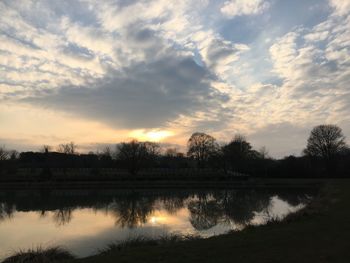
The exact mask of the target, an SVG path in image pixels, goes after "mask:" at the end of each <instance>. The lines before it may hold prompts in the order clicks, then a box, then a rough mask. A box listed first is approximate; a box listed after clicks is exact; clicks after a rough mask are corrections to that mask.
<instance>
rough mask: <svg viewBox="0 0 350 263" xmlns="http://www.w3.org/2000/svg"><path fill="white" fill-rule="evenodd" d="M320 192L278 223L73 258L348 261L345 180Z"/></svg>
mask: <svg viewBox="0 0 350 263" xmlns="http://www.w3.org/2000/svg"><path fill="white" fill-rule="evenodd" d="M326 193H327V194H326V195H323V197H322V198H321V199H320V200H318V201H317V202H316V203H314V204H313V205H312V206H311V207H310V208H308V210H305V211H303V212H300V214H298V215H295V216H294V218H289V220H287V221H285V222H282V223H275V224H268V225H266V226H261V227H252V228H247V229H246V230H244V231H242V232H236V233H231V234H227V235H222V236H217V237H212V238H209V239H200V240H196V239H194V240H191V241H183V242H176V243H171V244H167V243H165V244H160V245H154V244H152V243H151V244H147V243H146V244H145V245H144V246H135V247H133V246H128V247H126V248H123V249H118V248H116V249H110V250H109V251H107V252H104V253H101V254H99V255H96V256H92V257H88V258H84V259H76V260H74V261H73V262H81V263H94V262H106V263H108V262H152V263H153V262H308V263H309V262H349V259H350V249H349V248H350V247H349V244H350V224H349V222H350V209H349V207H350V181H349V180H339V181H333V182H330V183H329V185H328V188H327V189H326ZM315 211H316V212H315Z"/></svg>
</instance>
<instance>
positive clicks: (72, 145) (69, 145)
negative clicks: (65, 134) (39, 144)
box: [57, 142, 77, 154]
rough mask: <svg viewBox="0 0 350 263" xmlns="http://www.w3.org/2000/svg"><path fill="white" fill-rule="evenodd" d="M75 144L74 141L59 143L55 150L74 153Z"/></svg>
mask: <svg viewBox="0 0 350 263" xmlns="http://www.w3.org/2000/svg"><path fill="white" fill-rule="evenodd" d="M76 149H77V145H76V144H75V143H74V142H70V143H65V144H60V145H59V146H58V148H57V151H58V152H60V153H65V154H76Z"/></svg>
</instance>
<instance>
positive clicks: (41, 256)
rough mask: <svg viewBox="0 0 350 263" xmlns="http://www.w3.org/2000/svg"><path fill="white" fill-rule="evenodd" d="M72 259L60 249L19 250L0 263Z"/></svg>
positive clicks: (29, 262)
mask: <svg viewBox="0 0 350 263" xmlns="http://www.w3.org/2000/svg"><path fill="white" fill-rule="evenodd" d="M71 259H74V256H73V255H72V254H71V253H70V252H68V251H67V250H65V249H63V248H60V247H51V248H42V247H38V248H35V249H29V250H20V251H17V252H15V253H14V254H13V255H12V256H10V257H8V258H6V259H5V260H3V261H2V263H52V262H59V261H64V260H71Z"/></svg>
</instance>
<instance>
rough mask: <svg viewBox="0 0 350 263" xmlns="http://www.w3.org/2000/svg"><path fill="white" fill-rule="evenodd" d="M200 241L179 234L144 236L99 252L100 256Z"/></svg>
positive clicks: (194, 237)
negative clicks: (155, 236)
mask: <svg viewBox="0 0 350 263" xmlns="http://www.w3.org/2000/svg"><path fill="white" fill-rule="evenodd" d="M197 239H200V237H199V236H195V235H180V234H166V235H164V236H161V237H157V238H150V237H144V236H137V237H133V238H129V239H127V240H124V241H122V242H118V243H111V244H109V245H108V246H107V247H106V248H105V249H103V250H101V251H100V253H101V254H108V253H111V252H113V251H121V250H124V249H129V248H135V247H145V246H162V245H171V244H175V243H177V242H182V241H191V240H197Z"/></svg>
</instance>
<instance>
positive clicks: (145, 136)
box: [130, 130, 173, 142]
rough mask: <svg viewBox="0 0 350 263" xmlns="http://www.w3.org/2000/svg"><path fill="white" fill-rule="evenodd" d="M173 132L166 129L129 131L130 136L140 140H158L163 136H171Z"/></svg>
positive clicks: (163, 137)
mask: <svg viewBox="0 0 350 263" xmlns="http://www.w3.org/2000/svg"><path fill="white" fill-rule="evenodd" d="M172 135H173V132H171V131H167V130H150V131H146V130H134V131H132V132H131V133H130V137H132V138H136V139H138V140H140V141H152V142H159V141H162V140H164V139H165V138H167V137H169V136H172Z"/></svg>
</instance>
